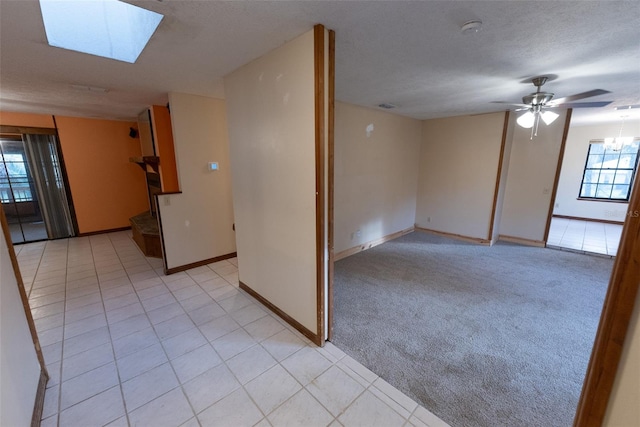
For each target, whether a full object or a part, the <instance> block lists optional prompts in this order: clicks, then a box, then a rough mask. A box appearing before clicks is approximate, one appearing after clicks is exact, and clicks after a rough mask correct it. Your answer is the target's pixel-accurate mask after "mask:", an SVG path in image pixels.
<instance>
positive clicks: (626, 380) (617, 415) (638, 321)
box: [603, 292, 640, 427]
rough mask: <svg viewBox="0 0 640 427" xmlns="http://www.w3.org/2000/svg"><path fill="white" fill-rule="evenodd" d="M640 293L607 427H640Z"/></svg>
mask: <svg viewBox="0 0 640 427" xmlns="http://www.w3.org/2000/svg"><path fill="white" fill-rule="evenodd" d="M638 361H640V292H638V294H637V296H636V303H635V308H634V310H633V315H632V316H631V322H630V323H629V330H628V331H627V337H626V339H625V342H624V347H623V349H622V357H621V359H620V365H619V367H618V372H617V374H616V379H615V382H614V384H613V390H612V392H611V397H610V398H609V406H608V407H607V412H606V414H605V419H604V422H603V426H606V427H628V426H638V425H640V405H638V402H640V363H639V362H638Z"/></svg>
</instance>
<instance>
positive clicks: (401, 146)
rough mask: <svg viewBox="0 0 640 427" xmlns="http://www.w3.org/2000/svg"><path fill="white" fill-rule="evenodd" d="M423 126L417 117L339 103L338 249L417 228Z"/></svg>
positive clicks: (337, 147)
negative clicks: (415, 224)
mask: <svg viewBox="0 0 640 427" xmlns="http://www.w3.org/2000/svg"><path fill="white" fill-rule="evenodd" d="M421 127H422V122H421V121H419V120H415V119H409V118H406V117H401V116H397V115H393V114H389V113H385V112H382V111H376V110H372V109H369V108H363V107H357V106H354V105H350V104H344V103H340V102H337V103H336V110H335V183H334V187H335V212H334V236H335V243H334V250H335V252H336V253H338V252H341V251H344V250H346V249H349V248H352V247H355V246H358V245H360V244H362V243H366V242H371V241H374V240H377V239H380V238H381V237H384V236H387V235H390V234H393V233H395V232H398V231H401V230H405V229H407V228H411V227H413V225H414V223H415V212H416V196H417V190H418V188H417V187H418V162H419V156H420V136H421V132H422V130H421ZM367 129H369V130H367ZM358 230H360V233H358Z"/></svg>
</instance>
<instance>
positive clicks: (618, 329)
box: [573, 180, 640, 427]
mask: <svg viewBox="0 0 640 427" xmlns="http://www.w3.org/2000/svg"><path fill="white" fill-rule="evenodd" d="M639 277H640V185H639V184H638V183H637V180H636V182H635V184H634V186H633V190H632V193H631V198H630V200H629V209H628V211H627V218H626V221H625V222H624V226H623V228H622V236H621V237H620V246H619V248H618V254H617V256H616V259H615V262H614V264H613V271H612V273H611V278H610V279H609V287H608V289H607V295H606V296H605V300H604V304H603V309H602V313H601V315H600V323H599V325H598V331H597V332H596V337H595V342H594V345H593V350H592V352H591V358H590V360H589V365H588V367H587V373H586V377H585V380H584V383H583V385H582V393H581V395H580V400H579V401H578V408H577V411H576V417H575V419H574V424H573V425H574V427H596V426H600V425H602V422H603V421H604V417H605V415H606V412H607V407H608V406H609V399H610V397H611V392H612V390H613V386H614V382H615V379H616V374H617V371H618V367H619V365H620V358H621V357H622V350H623V348H624V345H625V339H626V338H628V337H627V331H628V329H629V326H630V321H631V316H632V314H633V311H634V308H635V302H636V297H637V294H638V287H640V280H638V278H639Z"/></svg>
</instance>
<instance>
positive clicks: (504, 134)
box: [487, 110, 510, 241]
mask: <svg viewBox="0 0 640 427" xmlns="http://www.w3.org/2000/svg"><path fill="white" fill-rule="evenodd" d="M509 115H510V111H508V110H507V111H505V113H504V124H503V126H502V142H501V143H500V157H499V159H498V171H497V173H496V186H495V188H494V191H493V207H492V208H491V219H490V220H489V235H488V236H487V240H489V241H492V240H493V227H494V226H495V224H494V223H495V220H496V211H497V209H498V193H499V192H500V181H501V180H502V163H503V162H504V150H505V147H506V145H507V133H508V132H509Z"/></svg>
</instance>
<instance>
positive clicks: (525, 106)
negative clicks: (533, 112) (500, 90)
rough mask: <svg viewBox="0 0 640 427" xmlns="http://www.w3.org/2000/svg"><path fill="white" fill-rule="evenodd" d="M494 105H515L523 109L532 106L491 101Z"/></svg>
mask: <svg viewBox="0 0 640 427" xmlns="http://www.w3.org/2000/svg"><path fill="white" fill-rule="evenodd" d="M491 103H492V104H506V105H513V106H514V107H522V108H529V107H531V106H530V105H527V104H516V103H515V102H507V101H491Z"/></svg>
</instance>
